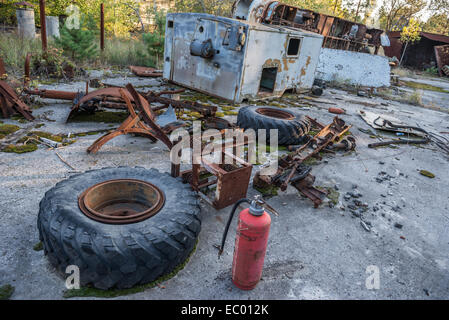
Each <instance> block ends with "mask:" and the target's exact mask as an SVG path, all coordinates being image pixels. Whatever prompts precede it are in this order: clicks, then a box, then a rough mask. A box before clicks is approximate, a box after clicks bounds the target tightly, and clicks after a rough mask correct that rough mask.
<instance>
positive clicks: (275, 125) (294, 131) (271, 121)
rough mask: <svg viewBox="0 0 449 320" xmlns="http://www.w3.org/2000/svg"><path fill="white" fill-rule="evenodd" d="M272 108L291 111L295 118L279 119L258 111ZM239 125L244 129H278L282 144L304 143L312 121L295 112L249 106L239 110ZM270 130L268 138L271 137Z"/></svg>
mask: <svg viewBox="0 0 449 320" xmlns="http://www.w3.org/2000/svg"><path fill="white" fill-rule="evenodd" d="M260 108H263V109H272V110H276V111H277V110H280V111H283V112H288V113H290V114H291V115H292V116H293V117H294V118H293V119H291V120H290V119H279V118H274V117H270V116H266V115H263V114H260V113H258V112H257V111H256V110H257V109H260ZM237 125H238V126H239V127H240V128H242V129H245V130H246V129H254V130H255V131H256V133H257V130H258V129H266V130H270V129H278V143H279V144H280V145H297V144H301V143H304V141H305V140H306V135H307V133H309V131H310V127H311V123H310V121H309V120H307V118H306V117H304V116H303V115H300V114H297V113H295V112H291V111H287V110H283V109H279V108H274V107H257V106H248V107H243V108H241V109H240V110H239V114H238V116H237ZM269 135H270V133H269V131H268V132H267V139H269Z"/></svg>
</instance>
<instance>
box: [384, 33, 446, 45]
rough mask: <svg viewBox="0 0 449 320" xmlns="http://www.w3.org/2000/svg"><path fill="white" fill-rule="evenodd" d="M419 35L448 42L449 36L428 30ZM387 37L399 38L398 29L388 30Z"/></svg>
mask: <svg viewBox="0 0 449 320" xmlns="http://www.w3.org/2000/svg"><path fill="white" fill-rule="evenodd" d="M420 36H421V37H424V38H427V39H430V40H433V41H438V42H444V43H449V36H445V35H443V34H436V33H430V32H420ZM388 37H389V38H390V39H391V38H400V37H401V32H400V31H390V32H388Z"/></svg>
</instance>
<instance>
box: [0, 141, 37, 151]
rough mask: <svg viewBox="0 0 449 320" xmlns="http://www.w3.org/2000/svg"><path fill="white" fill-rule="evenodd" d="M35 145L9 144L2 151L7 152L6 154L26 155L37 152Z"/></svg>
mask: <svg viewBox="0 0 449 320" xmlns="http://www.w3.org/2000/svg"><path fill="white" fill-rule="evenodd" d="M37 148H38V147H37V145H36V144H34V143H28V144H23V145H18V144H16V145H14V144H10V145H8V146H6V147H5V148H4V149H3V150H2V151H3V152H8V153H27V152H33V151H36V150H37Z"/></svg>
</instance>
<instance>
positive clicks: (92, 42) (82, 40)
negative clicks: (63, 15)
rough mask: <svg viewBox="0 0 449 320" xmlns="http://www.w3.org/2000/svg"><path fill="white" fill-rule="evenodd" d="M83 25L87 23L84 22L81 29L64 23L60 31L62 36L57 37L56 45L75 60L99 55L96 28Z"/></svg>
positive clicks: (93, 57)
mask: <svg viewBox="0 0 449 320" xmlns="http://www.w3.org/2000/svg"><path fill="white" fill-rule="evenodd" d="M83 20H84V19H83ZM88 21H89V20H88ZM83 25H86V23H83V22H82V23H81V26H82V27H80V28H79V29H74V28H70V29H69V28H67V26H66V25H64V26H63V27H62V28H61V31H60V38H59V39H56V45H58V46H59V47H61V48H62V49H63V50H64V53H65V54H67V55H70V56H71V57H72V59H73V60H83V59H95V58H96V57H97V55H98V48H97V44H96V38H95V30H89V29H86V27H83Z"/></svg>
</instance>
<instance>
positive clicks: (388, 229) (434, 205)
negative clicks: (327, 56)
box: [0, 77, 449, 299]
mask: <svg viewBox="0 0 449 320" xmlns="http://www.w3.org/2000/svg"><path fill="white" fill-rule="evenodd" d="M128 81H132V82H133V83H134V84H136V85H138V83H140V85H142V86H148V88H150V87H154V86H155V85H157V83H158V81H157V80H139V79H138V78H133V77H129V78H126V79H124V78H123V77H116V78H114V79H108V80H107V82H108V83H111V82H114V83H117V84H126V82H128ZM77 86H78V87H79V88H80V89H82V88H83V84H82V83H77V84H71V85H70V86H69V85H63V86H61V85H59V86H58V85H54V86H47V87H48V88H50V87H52V88H59V89H69V88H75V87H77ZM289 99H291V98H289ZM321 99H327V100H330V101H335V102H336V104H337V105H338V106H340V107H344V108H345V109H347V115H343V116H342V118H343V119H344V120H345V121H347V122H348V123H350V124H352V125H353V126H354V127H353V128H352V129H351V132H352V133H353V134H354V136H355V137H356V138H357V145H358V147H357V150H356V152H353V153H351V154H349V155H345V156H344V155H342V154H337V155H329V156H326V157H325V158H324V159H323V161H322V162H321V163H320V164H318V165H316V166H314V167H313V174H314V175H316V177H317V179H316V185H318V186H331V187H335V186H337V188H338V189H339V192H340V193H341V196H340V203H339V204H338V205H337V206H335V207H334V208H330V207H329V206H328V205H327V204H324V205H323V206H322V207H320V208H318V209H314V208H313V206H312V204H311V202H310V201H309V200H308V199H304V198H302V197H301V196H300V195H299V194H298V192H297V191H296V189H294V188H291V187H289V189H288V190H287V191H286V192H284V193H282V192H281V193H280V194H279V195H278V196H275V197H272V198H270V199H268V202H269V204H271V205H272V206H273V207H274V208H276V209H277V210H278V212H279V213H280V216H279V217H276V216H272V227H271V232H270V239H269V244H268V252H267V255H266V260H265V268H264V273H263V279H262V281H261V282H260V283H259V284H258V286H257V287H256V289H254V290H253V291H249V292H245V291H240V290H238V289H237V288H236V287H234V286H233V285H232V283H231V279H230V277H231V275H230V270H231V264H232V254H233V248H234V243H233V242H234V237H235V229H236V224H235V222H236V221H234V224H233V225H232V226H231V228H230V234H229V237H228V243H227V245H226V248H225V253H224V255H223V256H222V257H221V258H220V259H218V258H217V251H216V249H215V248H214V247H213V245H214V244H217V243H219V241H220V239H221V234H222V232H223V229H224V225H225V222H226V219H227V217H228V214H229V211H230V208H227V209H223V210H221V211H216V210H214V209H212V208H211V207H209V206H208V205H206V204H204V203H202V205H201V206H202V215H203V229H202V231H201V234H200V238H199V243H198V246H197V250H196V252H195V253H194V254H193V256H192V258H191V260H190V261H189V263H188V264H187V265H186V267H185V268H184V269H183V270H182V271H181V272H179V273H178V275H176V276H175V277H174V278H172V279H170V280H168V281H166V282H164V283H163V286H161V287H155V288H153V289H148V290H146V291H144V292H141V293H138V294H134V295H129V296H123V297H119V298H117V299H448V298H449V232H448V228H449V210H448V207H449V193H448V191H447V190H449V179H448V178H449V170H448V158H447V156H445V155H444V154H443V153H442V152H440V151H438V150H436V148H435V147H433V146H431V145H426V146H423V147H419V148H418V147H414V146H400V147H398V148H397V149H391V148H379V149H377V150H374V149H369V148H368V147H367V144H368V143H370V142H373V141H374V139H372V138H370V136H369V135H368V134H366V133H363V132H361V131H359V130H358V128H362V129H371V128H370V127H369V126H368V125H367V124H366V123H365V122H364V121H363V120H362V119H361V118H360V117H359V116H358V115H357V112H358V110H360V109H366V110H369V111H372V112H379V113H386V114H389V115H393V116H394V117H397V118H399V119H401V120H403V121H404V122H407V123H410V124H412V125H414V124H416V123H418V124H419V125H420V126H422V127H423V128H425V129H428V130H432V131H435V132H440V131H449V129H448V128H449V114H447V113H442V112H437V111H433V110H427V109H423V108H419V107H413V106H410V105H404V104H399V103H396V102H395V103H390V102H388V101H384V100H382V99H379V98H377V99H368V98H361V97H357V96H352V95H349V94H348V93H346V92H344V91H340V90H334V89H329V90H326V92H325V94H324V95H323V97H322V98H321ZM348 101H351V102H348ZM355 101H360V102H370V103H372V102H377V103H379V104H378V105H377V106H376V107H364V106H363V105H361V104H359V103H355ZM380 103H387V104H388V105H387V106H383V105H380ZM328 107H329V105H327V104H320V105H319V107H318V108H317V107H313V106H311V107H308V108H291V110H294V111H297V112H303V113H307V114H308V115H310V116H312V117H316V118H317V119H319V121H321V122H322V123H328V122H330V121H331V120H332V118H333V115H332V114H330V113H328V112H327V110H325V109H327V108H328ZM69 110H70V105H69V104H57V103H52V104H50V105H48V106H45V107H43V108H40V109H37V110H35V111H33V113H34V114H35V115H37V116H39V115H42V114H47V117H48V118H50V119H53V120H55V122H50V121H47V120H45V121H43V123H45V126H44V127H43V128H41V129H40V130H45V131H50V132H52V133H60V132H65V133H67V132H85V131H89V130H97V129H101V128H108V127H109V125H108V124H98V123H82V124H81V123H76V124H75V123H71V124H68V125H67V124H64V120H65V117H66V116H67V114H68V112H69ZM230 119H234V120H235V117H230ZM4 122H5V123H17V122H15V121H12V120H5V121H4ZM98 137H99V136H98V135H97V136H87V137H80V138H79V140H78V141H77V142H76V143H74V144H72V145H70V146H68V147H65V148H63V149H60V150H58V152H59V153H60V154H61V156H62V157H63V158H64V159H66V160H67V161H68V162H69V163H70V164H71V165H72V166H73V167H75V168H76V169H77V170H78V171H84V170H88V169H91V168H102V167H110V166H123V165H126V166H137V165H138V166H144V167H147V168H157V169H159V170H161V171H169V170H170V164H169V162H168V157H169V153H168V151H167V149H166V148H165V146H164V145H163V144H162V143H159V142H158V143H156V144H151V143H150V142H149V141H148V140H146V139H144V138H137V137H132V136H121V137H119V138H116V139H114V140H112V141H110V142H109V143H108V144H106V145H105V146H104V147H103V148H102V149H101V150H100V152H99V153H98V154H97V155H87V154H86V148H87V147H88V146H89V145H90V144H91V143H92V142H93V141H94V140H95V139H97V138H98ZM420 169H425V170H428V171H431V172H433V173H434V174H435V175H436V177H435V178H434V179H429V178H427V177H424V176H422V175H420V174H419V172H418V170H420ZM383 171H384V172H386V175H385V174H384V175H380V173H381V172H383ZM255 172H256V170H255V169H254V170H253V173H255ZM72 173H73V172H72V170H71V169H70V168H69V167H67V166H66V165H65V164H64V163H63V162H61V161H60V160H59V158H58V157H57V156H56V154H55V152H54V151H52V150H46V149H45V148H44V147H40V148H39V150H38V151H35V152H33V153H29V154H22V155H18V154H8V153H0V285H3V284H8V283H9V284H11V285H13V286H14V287H15V292H14V294H13V296H12V299H62V295H63V292H64V290H65V286H64V279H63V278H62V277H61V276H60V275H59V274H57V273H55V271H54V269H53V268H52V266H51V265H50V264H49V262H48V260H47V259H46V257H45V256H44V254H43V251H34V250H33V246H34V245H35V244H36V243H38V242H39V239H38V231H37V228H36V219H37V213H38V205H39V201H40V200H41V198H42V197H43V195H44V193H45V192H46V191H47V190H48V189H50V188H52V187H53V186H54V185H55V184H56V183H57V182H58V181H60V180H62V179H65V178H67V177H68V176H70V175H71V174H72ZM379 176H387V179H385V180H383V179H381V182H377V181H376V178H378V177H379ZM355 185H356V186H357V187H356V189H357V191H358V192H360V193H361V194H362V195H363V196H362V197H361V198H360V200H361V201H363V202H366V203H367V204H368V206H369V210H368V211H367V212H365V213H364V214H363V219H364V221H366V222H368V223H370V224H371V231H369V232H368V231H366V230H365V229H364V228H363V227H362V225H361V220H360V218H356V217H354V215H353V214H352V213H351V212H350V211H349V210H348V207H347V206H348V205H349V204H350V203H351V202H352V201H353V199H350V200H349V201H346V200H345V199H344V196H345V194H346V193H347V192H353V191H354V189H353V188H354V187H355ZM255 194H258V192H257V191H255V190H254V189H253V188H252V187H250V189H249V196H253V195H255ZM343 206H344V207H345V210H342V209H341V208H342V207H343ZM375 207H376V208H375ZM376 209H377V211H376ZM396 223H400V224H402V225H403V227H402V229H398V228H396V227H395V226H394V225H395V224H396ZM401 237H402V238H401ZM371 265H375V266H377V267H378V268H379V270H380V288H379V289H378V290H368V289H367V288H366V286H365V281H366V278H367V277H368V274H366V269H367V267H368V266H371Z"/></svg>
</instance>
